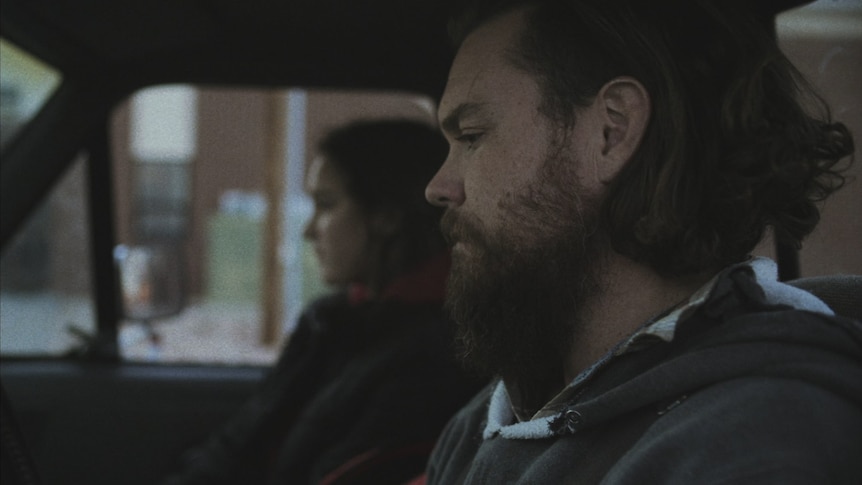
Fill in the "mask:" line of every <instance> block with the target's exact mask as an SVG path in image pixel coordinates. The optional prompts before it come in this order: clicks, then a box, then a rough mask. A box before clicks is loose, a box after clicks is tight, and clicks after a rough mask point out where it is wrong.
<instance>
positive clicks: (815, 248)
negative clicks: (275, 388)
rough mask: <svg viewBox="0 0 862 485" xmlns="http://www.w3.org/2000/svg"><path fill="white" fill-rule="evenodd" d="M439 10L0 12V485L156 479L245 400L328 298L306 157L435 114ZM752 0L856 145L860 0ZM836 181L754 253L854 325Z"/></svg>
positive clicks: (135, 6)
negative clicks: (816, 213)
mask: <svg viewBox="0 0 862 485" xmlns="http://www.w3.org/2000/svg"><path fill="white" fill-rule="evenodd" d="M456 3H457V2H456V1H441V0H417V1H411V2H404V1H398V0H360V1H348V0H329V1H320V0H284V1H281V2H273V1H265V0H248V1H245V2H231V1H226V0H172V1H167V0H154V1H148V2H112V1H106V0H90V1H88V2H62V1H61V2H57V1H45V0H27V1H25V0H4V2H3V7H2V15H0V40H2V48H3V50H2V60H3V66H2V75H3V81H2V99H0V106H2V109H3V111H2V116H3V117H2V125H1V126H2V140H0V150H2V151H0V154H2V158H0V184H2V188H1V189H0V197H2V204H0V244H2V251H3V253H2V267H0V273H2V277H0V309H2V318H0V330H2V335H1V336H0V343H2V349H0V378H2V433H0V434H2V467H0V468H2V470H3V471H2V479H3V483H21V484H26V483H57V484H82V483H88V484H102V483H104V484H117V483H123V484H130V485H135V484H149V483H154V482H157V481H158V480H159V479H160V478H162V477H164V476H165V475H166V474H167V473H168V472H169V471H170V470H171V469H172V468H173V467H175V466H176V465H177V463H178V460H179V458H180V456H181V455H182V453H183V451H184V450H187V449H188V448H190V447H191V446H193V445H195V444H196V443H199V442H200V441H201V440H202V439H204V438H205V437H206V436H207V435H208V433H209V432H211V431H212V430H213V429H215V428H217V427H218V426H219V425H220V424H221V423H223V422H224V421H225V420H226V419H227V418H228V417H229V416H230V415H231V414H232V413H233V412H234V411H236V410H237V409H238V408H239V406H241V405H242V403H243V402H245V400H246V399H248V397H249V396H250V395H251V394H252V393H253V392H254V391H255V389H256V386H257V385H258V383H259V382H260V380H261V379H262V377H263V375H264V374H265V373H266V371H267V369H268V367H269V366H271V365H272V363H273V361H274V359H275V358H276V356H277V355H278V351H279V349H280V348H281V346H282V345H283V344H284V342H285V341H286V339H288V338H289V335H290V330H291V328H292V327H291V325H292V324H293V321H294V320H295V318H296V315H297V312H298V311H299V310H300V309H301V308H302V306H303V305H304V304H306V303H307V302H308V301H309V300H310V299H311V298H314V297H315V296H316V295H320V294H321V293H322V292H325V291H327V290H328V289H327V288H326V287H325V286H324V285H323V284H322V283H320V282H319V281H316V280H315V275H314V273H315V271H314V263H313V261H311V259H313V258H310V257H309V255H308V251H307V248H305V247H304V246H303V244H302V237H301V232H302V221H303V218H304V217H306V216H307V213H308V201H307V200H306V199H304V196H303V194H302V177H303V172H304V167H305V165H306V164H307V163H308V162H309V159H310V158H311V157H312V156H313V153H311V151H312V149H311V148H310V147H313V146H314V141H315V140H316V139H319V137H320V136H321V134H322V133H324V132H325V131H326V130H327V129H329V128H331V127H333V126H336V125H338V124H339V123H343V122H345V121H347V120H352V119H358V118H362V117H377V118H382V117H411V118H415V119H420V120H424V121H427V122H428V123H435V119H436V118H435V113H434V107H435V106H436V103H437V100H438V99H439V97H440V95H441V93H442V91H443V88H444V86H445V83H446V78H447V72H448V69H449V65H450V62H451V60H452V57H453V55H454V52H453V48H452V47H451V45H450V43H449V40H448V39H447V19H448V18H449V15H450V12H451V11H452V8H454V6H455V4H456ZM749 3H750V4H751V11H752V13H751V14H752V15H755V16H757V17H758V18H759V19H761V20H762V21H763V22H765V23H766V24H767V25H769V26H770V27H774V31H775V33H776V35H777V37H778V39H779V42H780V45H781V46H782V48H783V49H784V50H785V52H786V53H787V55H788V57H790V58H791V60H793V61H794V62H795V63H796V64H797V66H798V67H799V68H800V70H802V71H803V73H804V74H806V75H807V76H808V77H809V79H810V80H811V82H812V83H813V84H814V85H815V86H816V87H817V88H818V89H819V90H820V91H821V93H822V95H823V96H824V98H825V99H826V100H827V102H829V103H830V105H831V106H832V108H833V113H832V114H833V116H834V117H835V118H836V119H837V120H839V121H842V122H844V123H845V124H847V126H848V127H849V129H850V130H851V132H853V133H854V135H855V137H856V140H857V143H860V140H862V93H860V91H859V89H858V86H860V85H862V62H860V60H862V3H860V2H859V1H858V0H839V1H834V0H832V1H830V0H818V1H814V2H810V1H802V0H758V1H756V2H749ZM190 113H193V114H190ZM857 162H858V157H857ZM845 176H846V179H847V180H846V186H845V187H844V188H843V189H842V190H841V191H839V193H838V194H836V195H835V196H834V197H833V198H832V199H829V200H828V201H827V202H826V204H825V205H824V208H823V213H822V219H821V224H820V226H819V227H818V229H817V230H816V232H815V233H814V234H813V235H812V236H811V237H810V238H809V239H808V241H806V243H805V244H804V245H803V247H802V248H796V247H792V246H788V245H786V244H783V243H782V241H775V240H773V239H772V238H771V237H767V238H766V239H765V240H764V242H763V243H762V244H761V246H759V247H758V249H757V253H758V254H761V255H765V256H769V257H772V258H774V259H776V260H777V262H778V266H779V278H780V279H781V280H784V281H789V282H791V283H792V284H794V285H796V286H798V287H801V288H803V289H805V290H807V291H810V292H812V293H814V294H816V295H818V296H819V297H821V299H823V300H824V301H825V302H826V303H827V304H828V305H829V306H830V307H831V308H832V309H833V310H835V311H836V313H839V314H843V315H849V316H852V317H854V318H862V297H860V296H862V251H859V248H860V247H862V218H860V217H859V209H860V208H862V185H860V184H862V182H860V180H858V179H859V178H862V168H860V164H859V163H855V164H853V165H852V166H850V167H849V168H848V169H847V171H846V172H845ZM136 305H137V306H136Z"/></svg>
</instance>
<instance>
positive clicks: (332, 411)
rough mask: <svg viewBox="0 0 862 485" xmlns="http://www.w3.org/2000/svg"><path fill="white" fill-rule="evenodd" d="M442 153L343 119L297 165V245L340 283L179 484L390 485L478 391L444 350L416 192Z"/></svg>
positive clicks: (437, 146) (434, 220)
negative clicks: (301, 209)
mask: <svg viewBox="0 0 862 485" xmlns="http://www.w3.org/2000/svg"><path fill="white" fill-rule="evenodd" d="M445 157H446V144H445V142H444V140H443V139H442V137H441V136H440V134H439V133H438V132H437V131H436V130H434V129H432V128H431V127H429V126H427V125H425V124H422V123H418V122H412V121H370V122H359V123H354V124H351V125H347V126H345V127H342V128H340V129H337V130H335V131H333V132H332V133H330V134H329V135H328V136H327V137H326V138H325V139H324V140H323V141H322V143H321V144H320V146H319V150H318V157H317V158H316V159H315V160H314V161H313V162H312V163H311V165H310V166H309V167H308V170H307V173H306V191H307V192H308V194H309V195H310V196H311V198H312V200H313V202H314V214H313V217H312V218H311V220H310V221H309V223H308V226H307V227H306V230H305V237H306V239H308V240H309V241H310V242H311V243H312V244H313V246H314V250H315V254H316V256H317V258H318V261H319V263H320V269H321V276H322V278H323V280H324V281H325V282H326V283H328V284H330V285H332V286H334V287H336V288H338V291H336V292H335V293H334V294H332V295H328V296H325V297H323V298H321V299H319V300H317V301H316V302H314V303H313V304H311V305H310V307H309V308H308V309H306V311H305V312H304V313H303V315H302V317H301V318H300V321H299V323H298V325H297V328H296V330H295V331H294V333H293V334H292V335H291V337H290V340H289V342H288V344H287V346H286V347H285V349H284V351H283V353H282V355H281V357H280V359H279V361H278V363H277V365H276V367H275V368H274V370H273V371H272V373H271V374H270V375H269V376H268V378H267V379H266V380H265V382H264V385H263V387H262V389H261V392H259V393H258V394H257V395H256V396H255V397H254V398H253V399H252V400H251V401H250V402H249V403H248V404H247V405H246V406H245V407H244V408H243V409H242V410H241V411H240V413H239V414H238V415H237V416H235V417H234V418H233V419H232V420H231V421H230V422H229V423H228V425H227V426H225V427H224V428H223V429H222V430H221V431H220V432H218V433H217V434H215V435H214V436H213V437H212V438H211V439H210V440H209V442H208V443H207V444H206V445H205V446H203V447H201V448H199V449H197V450H193V452H192V453H190V454H189V458H188V461H187V464H186V467H185V469H184V470H183V472H182V473H181V474H179V475H177V476H175V477H172V478H171V479H170V480H169V481H168V482H167V483H168V484H171V485H179V484H254V483H261V484H276V483H300V484H306V483H308V484H311V483H314V484H317V483H321V484H347V483H374V484H384V485H385V484H397V483H403V482H405V481H408V480H409V479H411V478H412V477H415V476H417V475H420V474H421V473H422V472H423V470H424V467H425V463H426V461H427V457H428V455H429V454H430V452H431V448H432V447H433V444H434V442H435V440H436V438H437V436H438V434H439V433H440V431H441V430H442V427H443V426H444V424H445V423H446V422H447V421H448V419H449V417H450V416H451V415H452V414H454V412H455V411H456V410H457V409H459V408H460V407H461V406H462V405H463V404H465V403H466V401H467V400H468V399H469V398H470V397H471V396H472V395H473V394H474V393H475V392H476V391H478V389H479V384H480V383H479V382H477V381H474V380H472V379H470V378H468V377H467V376H465V375H464V373H463V371H462V370H461V368H460V367H459V366H458V364H457V363H456V362H455V361H454V358H453V356H452V352H451V350H450V342H451V324H450V322H449V321H448V320H447V319H445V318H444V317H443V314H442V311H441V307H442V301H443V297H444V292H445V282H446V278H447V276H448V268H449V258H448V253H447V252H446V245H445V243H444V241H443V240H442V237H441V236H440V231H439V219H440V216H441V212H440V209H438V208H435V207H432V206H431V205H429V204H428V203H427V202H426V201H425V198H424V188H425V185H426V184H427V182H428V180H430V178H431V177H432V176H433V174H434V173H435V172H436V170H437V169H438V168H439V166H440V164H441V163H442V162H443V160H444V158H445Z"/></svg>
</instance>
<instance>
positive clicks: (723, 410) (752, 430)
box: [606, 375, 862, 484]
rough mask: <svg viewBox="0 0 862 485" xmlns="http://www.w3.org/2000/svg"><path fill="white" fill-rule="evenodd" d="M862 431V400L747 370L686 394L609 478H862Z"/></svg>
mask: <svg viewBox="0 0 862 485" xmlns="http://www.w3.org/2000/svg"><path fill="white" fill-rule="evenodd" d="M856 377H857V378H858V377H859V376H858V375H857V376H856ZM860 436H862V408H860V406H859V403H858V402H854V401H853V400H852V399H848V398H847V395H846V394H842V393H837V392H835V390H834V389H828V388H826V387H822V386H820V385H817V384H816V383H814V382H812V381H811V380H805V379H794V378H786V377H774V376H768V375H764V376H745V377H741V378H739V379H730V380H727V381H723V382H720V383H717V384H715V385H712V386H709V387H707V388H705V389H701V390H698V391H696V392H693V393H691V394H690V395H684V396H681V397H680V400H678V401H677V402H675V403H674V405H673V407H672V409H669V410H667V411H666V412H663V415H662V416H661V417H660V418H659V419H657V420H656V421H655V422H654V423H653V424H652V426H650V427H649V428H648V429H647V430H646V432H645V433H644V434H643V435H642V436H641V437H640V439H639V440H638V441H637V442H636V443H635V444H634V445H633V446H632V447H631V448H630V449H629V451H628V452H627V453H626V454H624V455H623V456H622V458H621V459H620V460H619V461H618V462H617V463H616V465H615V466H614V467H613V468H612V469H611V470H610V472H609V474H608V476H607V477H606V481H607V482H608V483H635V482H633V481H632V480H634V479H637V481H641V483H668V484H682V483H700V482H703V481H709V483H759V482H758V480H759V479H766V478H768V479H769V481H771V482H772V481H774V482H781V483H860V482H862V470H860V469H858V466H856V465H854V463H855V462H856V458H854V457H858V456H862V438H860Z"/></svg>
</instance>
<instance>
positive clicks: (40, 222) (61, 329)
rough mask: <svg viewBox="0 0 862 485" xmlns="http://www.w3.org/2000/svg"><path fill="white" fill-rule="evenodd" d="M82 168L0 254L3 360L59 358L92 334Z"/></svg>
mask: <svg viewBox="0 0 862 485" xmlns="http://www.w3.org/2000/svg"><path fill="white" fill-rule="evenodd" d="M85 163H86V162H85V160H79V161H77V162H76V163H75V164H74V165H73V166H72V167H71V169H70V170H69V172H68V173H67V174H66V175H65V176H64V178H63V179H62V180H61V182H60V183H59V184H57V186H56V187H55V188H54V189H53V191H52V192H51V194H50V196H49V197H48V198H47V199H46V201H45V202H44V203H43V204H42V206H41V207H39V208H38V209H37V210H36V211H35V212H34V214H33V215H32V216H31V217H30V218H29V219H28V221H27V223H26V225H25V227H24V229H23V230H21V231H20V232H19V233H18V234H17V235H16V237H15V238H14V239H13V240H12V241H11V242H10V244H9V245H8V247H6V248H4V250H3V256H2V259H0V321H2V325H0V351H2V354H3V356H33V355H55V356H59V355H63V354H65V353H66V352H68V351H70V350H72V349H73V348H75V347H76V346H78V345H80V344H82V340H81V336H86V335H93V333H94V331H95V328H96V323H95V313H94V312H95V310H94V307H93V292H92V284H91V279H90V275H91V273H90V267H91V266H90V242H89V233H88V232H87V231H88V227H89V224H88V223H87V219H88V217H87V211H86V194H85V192H84V191H85V187H86V183H85V176H86V170H85V169H86V165H85Z"/></svg>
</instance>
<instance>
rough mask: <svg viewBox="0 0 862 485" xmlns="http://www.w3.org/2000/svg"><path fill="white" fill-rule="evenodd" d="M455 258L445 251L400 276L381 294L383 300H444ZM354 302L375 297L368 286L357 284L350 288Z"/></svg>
mask: <svg viewBox="0 0 862 485" xmlns="http://www.w3.org/2000/svg"><path fill="white" fill-rule="evenodd" d="M451 266H452V259H451V257H450V256H449V253H448V252H445V251H444V252H442V253H440V254H438V255H436V256H433V257H431V258H429V259H426V260H425V261H423V262H421V263H419V264H418V265H416V266H415V267H414V268H413V269H412V270H410V271H408V272H406V273H404V274H402V275H401V276H398V277H396V278H395V279H394V280H393V281H392V282H391V283H390V284H389V285H388V286H387V287H386V288H385V289H384V290H383V291H382V292H381V293H380V299H381V300H397V301H402V302H404V303H414V304H418V303H440V302H442V301H443V299H444V298H445V297H446V281H447V279H448V278H449V268H450V267H451ZM347 295H348V299H349V301H350V304H351V305H359V304H360V303H363V302H366V301H368V300H370V299H371V292H370V290H369V288H368V286H366V285H363V284H359V283H355V284H352V285H350V287H349V288H348V289H347Z"/></svg>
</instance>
